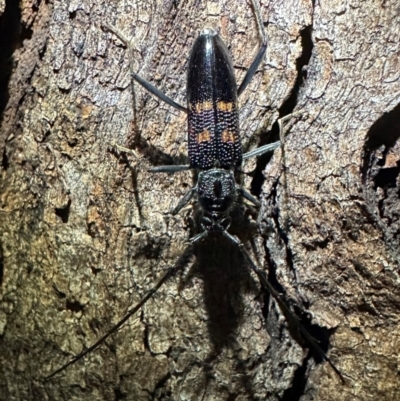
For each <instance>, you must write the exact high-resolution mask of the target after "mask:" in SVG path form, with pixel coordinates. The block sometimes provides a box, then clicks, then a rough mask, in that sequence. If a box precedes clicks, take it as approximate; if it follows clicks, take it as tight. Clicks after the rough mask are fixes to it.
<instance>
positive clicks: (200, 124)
mask: <svg viewBox="0 0 400 401" xmlns="http://www.w3.org/2000/svg"><path fill="white" fill-rule="evenodd" d="M252 4H253V8H254V13H255V16H256V20H257V25H258V29H259V31H260V36H261V39H262V43H261V47H260V49H259V50H258V53H257V55H256V57H255V58H254V60H253V62H252V63H251V65H250V68H249V70H248V71H247V73H246V75H245V77H244V79H243V81H242V83H241V84H240V86H239V88H237V85H236V80H235V75H234V70H233V65H232V61H231V57H230V55H229V52H228V49H227V47H226V46H225V44H224V42H223V41H222V39H221V38H220V37H219V35H218V34H217V33H216V32H215V31H214V30H212V29H208V28H207V29H204V30H203V31H202V32H201V33H200V35H199V36H198V37H197V39H196V40H195V43H194V45H193V48H192V50H191V54H190V60H189V64H188V73H187V88H186V90H187V108H185V107H183V106H181V105H180V104H178V103H176V102H175V101H173V100H172V99H170V98H169V97H168V96H166V95H165V94H164V93H163V92H161V91H160V90H158V89H157V88H155V87H154V86H153V85H152V84H150V83H149V82H147V81H146V80H145V79H143V78H141V77H140V76H139V75H137V74H136V73H135V72H134V71H133V47H132V45H131V43H130V42H129V41H128V40H127V39H126V38H125V37H124V36H123V35H121V34H120V33H118V32H117V31H116V30H115V29H113V28H111V27H109V26H105V28H106V29H107V30H108V31H110V32H112V33H114V34H115V35H116V36H117V37H118V38H119V39H120V40H121V41H122V42H123V43H124V44H125V45H126V46H127V48H128V50H129V55H130V72H131V76H132V78H133V79H134V80H135V81H137V82H138V83H139V84H140V85H142V86H143V87H144V88H145V89H147V90H148V91H149V92H150V93H152V94H153V95H155V96H156V97H158V98H159V99H161V100H162V101H164V102H166V103H167V104H169V105H171V106H172V107H174V108H176V109H178V110H180V111H184V112H186V113H187V116H188V148H189V160H190V163H189V164H188V165H168V166H159V167H154V168H151V169H150V171H152V172H154V173H175V172H179V171H184V170H189V169H191V170H194V171H195V173H196V177H197V182H196V184H195V186H194V187H193V188H191V189H190V190H189V191H188V192H187V193H186V194H185V195H184V197H183V198H182V199H181V200H180V202H179V203H178V205H177V206H176V207H175V208H174V209H173V210H172V214H173V215H175V214H177V213H178V212H179V211H180V210H181V209H182V208H183V207H184V206H185V205H187V204H188V202H189V201H190V200H191V199H192V198H193V197H194V198H196V199H197V202H198V205H199V209H200V213H201V217H200V226H201V229H202V231H201V232H200V233H199V234H197V235H196V236H194V237H193V238H191V239H190V240H189V241H188V242H189V244H188V245H187V247H186V249H185V250H184V252H183V254H182V255H181V257H180V258H179V259H178V261H177V262H176V263H175V265H173V266H172V267H170V268H169V269H168V270H167V272H166V273H165V274H164V275H163V276H162V277H161V278H160V279H159V281H158V282H157V283H156V284H155V285H154V287H153V288H151V289H150V290H149V291H148V292H147V294H146V295H145V296H144V297H143V298H142V299H141V301H140V302H139V303H138V304H137V305H136V306H134V307H133V308H131V309H130V310H129V311H128V312H127V314H126V315H125V316H124V317H123V318H122V319H121V320H120V321H119V322H118V323H117V324H116V325H115V326H113V327H112V328H111V330H109V331H108V332H107V333H106V334H105V335H103V336H102V337H101V338H100V339H99V340H98V341H97V342H96V343H95V344H93V345H92V346H91V347H89V348H87V349H86V350H84V351H83V352H81V353H80V354H79V355H77V356H75V357H74V358H73V359H72V360H71V361H70V362H68V363H66V364H65V365H63V366H62V367H60V368H59V369H57V370H56V371H54V372H53V373H52V374H51V375H49V376H48V377H47V379H49V378H51V377H53V376H55V375H56V374H57V373H59V372H61V371H63V370H64V369H66V368H67V367H68V366H69V365H72V364H74V363H75V362H77V361H78V360H79V359H81V358H83V357H84V356H85V355H86V354H88V353H89V352H91V351H93V350H95V349H96V348H97V347H98V346H99V345H100V344H101V343H102V342H104V341H105V340H106V339H107V338H108V337H109V336H110V335H111V334H112V333H114V332H116V331H117V330H118V329H119V328H120V327H121V326H122V325H123V324H124V323H125V322H126V321H127V320H128V319H129V318H130V317H131V316H132V315H133V314H134V313H136V312H137V311H138V310H139V309H140V308H141V307H142V306H143V305H144V304H145V303H146V302H147V301H148V300H149V299H150V298H151V297H152V296H153V295H154V294H155V293H156V291H157V290H158V289H159V288H160V287H161V286H162V285H163V284H164V283H165V282H166V281H167V280H168V279H169V278H171V277H172V276H173V275H174V274H176V272H177V271H178V270H180V269H182V268H183V266H184V264H185V263H186V261H187V259H188V257H189V256H191V255H192V253H193V247H194V245H195V244H196V243H198V242H200V241H202V240H203V239H205V238H206V237H208V236H212V237H225V238H226V239H227V240H228V241H229V242H230V243H231V244H232V245H233V246H234V247H236V248H237V249H238V250H239V252H240V253H241V254H242V255H243V257H244V260H245V262H246V263H247V265H248V267H249V269H250V270H252V271H253V272H254V273H255V274H256V275H257V276H258V278H259V280H260V283H261V285H262V287H263V288H264V289H265V290H266V291H268V292H269V293H270V294H271V295H272V297H273V298H274V299H275V301H276V302H277V303H278V305H279V307H280V309H281V310H282V312H283V313H284V315H285V317H286V319H287V320H288V321H289V323H290V324H292V325H294V326H295V327H296V328H297V330H298V331H299V332H300V333H301V335H302V336H303V337H304V338H305V339H306V341H307V342H308V343H309V345H310V346H311V348H312V349H313V350H314V352H316V353H317V354H318V355H319V356H320V357H321V358H322V359H323V360H325V361H327V362H328V363H329V364H330V365H331V366H332V368H333V369H334V371H335V372H336V373H337V374H338V375H339V377H340V378H341V379H342V381H343V378H342V375H341V373H340V372H339V371H338V369H337V368H336V367H335V366H334V365H333V363H332V362H331V361H330V359H329V358H328V356H327V355H326V354H325V352H324V351H323V350H322V349H321V347H320V346H319V345H318V343H317V341H316V340H315V339H314V338H313V337H312V336H311V335H310V334H309V333H308V332H307V330H306V329H305V328H304V327H303V325H302V324H301V323H300V321H299V320H298V318H297V316H296V315H295V313H294V312H292V310H291V309H290V308H289V306H288V304H287V303H286V302H285V300H284V299H283V297H282V296H281V294H279V293H278V291H277V290H275V288H274V287H273V286H272V285H271V283H270V282H269V281H268V279H267V276H266V274H265V272H264V271H262V270H260V269H259V268H258V267H257V266H256V264H255V263H254V262H253V260H252V258H251V256H250V254H249V253H248V251H247V250H246V248H245V246H244V245H243V243H242V242H241V241H240V240H239V239H238V238H237V237H236V236H234V235H232V234H230V233H229V231H228V229H229V225H230V214H231V212H232V211H233V210H234V208H235V206H236V205H237V204H238V201H239V199H240V198H245V199H247V200H248V201H249V202H251V203H253V205H255V206H257V207H258V206H260V204H259V202H258V200H257V199H255V198H254V197H253V196H252V195H251V194H250V193H248V192H247V191H246V190H245V189H244V188H242V187H241V186H240V185H239V184H238V183H237V181H236V177H237V175H238V173H239V172H240V171H239V168H240V167H241V165H242V161H243V160H244V159H249V158H251V157H256V156H259V155H262V154H264V153H266V152H270V151H272V150H274V149H276V148H278V147H279V146H280V144H281V143H280V141H277V142H274V143H271V144H268V145H265V146H262V147H260V148H258V149H255V150H253V151H250V152H248V153H245V154H242V145H241V141H240V136H239V113H238V96H240V95H241V94H242V93H243V91H244V90H245V89H246V87H247V86H248V84H249V82H250V81H251V79H252V77H253V76H254V74H255V72H256V70H257V68H258V66H259V65H260V63H261V61H262V59H263V57H264V55H265V52H266V49H267V41H266V35H265V32H264V27H263V23H262V21H261V16H260V10H259V5H258V3H257V2H256V0H252ZM281 122H282V120H281ZM279 126H280V131H281V138H282V125H281V124H279ZM123 149H124V148H123Z"/></svg>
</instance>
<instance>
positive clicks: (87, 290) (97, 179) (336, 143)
mask: <svg viewBox="0 0 400 401" xmlns="http://www.w3.org/2000/svg"><path fill="white" fill-rule="evenodd" d="M8 3H12V2H7V3H5V4H6V6H5V7H4V13H3V15H2V20H1V22H2V24H1V29H2V30H3V32H2V35H1V37H2V40H3V38H5V36H3V34H4V29H5V28H4V26H7V24H5V22H4V18H9V19H11V20H12V19H13V18H14V19H15V18H18V21H17V20H13V22H14V23H15V24H17V25H16V26H18V24H20V25H19V26H20V28H21V29H19V31H18V32H16V34H15V35H14V37H11V36H10V37H7V38H6V39H7V40H8V41H9V43H8V44H6V45H7V46H8V50H10V49H12V48H13V49H15V51H14V52H13V54H12V69H11V75H7V74H8V72H7V71H4V69H3V71H1V74H2V77H1V78H2V79H1V81H0V82H1V83H3V87H2V90H3V93H6V95H3V96H5V97H4V101H2V102H1V105H2V107H3V108H4V110H3V114H2V126H1V132H0V134H1V135H0V146H1V147H0V150H1V153H0V154H1V155H2V163H1V167H0V169H1V170H0V171H1V181H0V284H1V287H0V297H1V298H0V302H1V303H0V336H1V337H0V372H1V373H0V400H1V401H3V400H4V401H9V400H16V401H19V400H79V401H84V400H88V401H89V400H90V401H94V400H107V401H108V400H132V401H133V400H134V401H141V400H154V399H160V400H161V399H162V400H236V401H239V400H240V401H244V400H271V401H272V400H286V401H289V400H290V401H294V400H301V401H306V400H318V401H328V400H335V401H337V400H351V401H353V400H360V401H365V400H374V401H376V400H379V401H381V400H387V401H393V400H398V399H400V384H399V383H400V380H399V347H400V343H399V336H400V323H399V313H398V311H399V308H400V279H399V261H400V252H399V246H398V242H399V230H400V221H399V185H400V182H399V181H400V178H399V168H400V167H399V166H400V147H399V145H397V144H396V140H397V138H398V137H399V136H400V123H399V121H400V120H399V119H400V61H399V59H400V48H399V43H400V17H399V15H400V11H399V6H398V0H388V1H377V0H375V1H374V0H371V1H369V2H362V1H358V0H354V1H330V2H327V1H322V2H321V1H316V2H314V3H313V2H312V1H311V0H310V1H306V0H298V1H294V0H285V1H283V0H281V1H280V0H278V1H274V2H266V1H264V2H262V4H261V8H262V15H263V19H264V21H266V22H267V21H268V25H267V34H268V40H269V47H268V50H267V54H266V57H265V62H264V63H263V65H262V68H260V72H259V73H258V74H257V75H256V77H255V79H254V81H253V82H252V83H251V85H250V87H249V88H248V89H247V90H246V92H245V93H244V94H243V97H242V98H241V101H240V104H241V130H242V134H243V143H244V146H245V148H246V149H247V148H250V147H256V146H258V145H260V144H263V143H265V141H267V140H271V139H277V124H276V121H277V119H278V118H279V117H282V116H284V115H287V114H289V113H291V112H293V111H294V112H297V111H299V112H300V113H301V114H300V116H299V117H296V118H293V119H292V120H291V121H290V123H289V125H288V127H287V132H286V138H285V147H284V152H282V151H281V150H278V151H276V152H275V155H274V157H273V158H272V160H271V161H270V163H269V164H268V165H267V167H266V162H267V160H266V159H261V160H259V161H258V162H257V163H255V162H254V161H253V162H250V163H248V164H247V165H246V166H245V167H244V169H245V170H246V171H251V170H254V171H255V173H254V174H253V178H251V177H248V178H246V179H245V182H244V184H245V186H246V187H247V188H250V187H252V188H253V190H254V191H255V193H256V194H260V192H261V197H262V200H263V206H262V209H261V218H260V223H261V224H260V232H261V235H255V232H254V229H253V226H254V221H252V217H251V216H248V219H249V220H250V221H248V222H247V225H243V226H241V228H240V229H236V231H235V233H237V234H239V235H240V236H241V238H242V239H243V240H244V241H247V243H249V239H251V238H252V237H255V238H256V240H255V243H254V247H253V249H254V251H255V252H253V256H254V255H255V254H257V255H258V263H259V264H260V265H262V266H263V267H264V268H265V269H266V270H268V271H269V276H270V278H271V280H272V281H273V282H274V283H275V285H276V286H277V288H279V289H280V291H281V292H282V293H284V294H285V296H286V297H287V299H288V300H290V302H291V303H292V304H293V305H295V304H296V305H298V307H299V308H298V309H297V311H298V312H299V313H301V312H302V314H301V317H302V319H303V322H304V324H305V325H306V326H307V328H308V329H309V330H310V332H311V333H312V334H313V335H314V336H316V338H317V339H318V340H320V341H321V345H322V346H323V347H324V349H326V350H327V352H328V354H329V356H330V358H331V359H332V360H333V361H334V363H335V364H336V366H337V367H338V369H339V370H340V371H341V372H342V374H343V376H344V377H345V379H346V383H345V384H344V385H343V384H341V382H340V380H339V378H338V376H337V375H336V374H335V373H334V372H333V370H332V369H331V368H330V367H329V365H327V364H326V363H320V361H315V359H314V358H313V356H312V355H311V354H310V353H309V352H308V350H307V344H303V343H302V342H301V341H300V340H299V339H298V338H297V336H296V333H295V332H293V330H288V326H287V323H286V321H285V319H284V317H283V316H282V314H281V312H280V310H279V309H278V308H277V307H276V306H275V304H274V303H273V302H268V301H269V300H268V298H267V297H264V295H265V294H262V292H261V291H260V286H259V284H258V281H257V279H256V278H255V277H253V276H252V275H251V274H249V273H248V270H247V269H246V266H245V265H244V263H243V260H242V259H241V258H240V256H239V255H238V253H237V252H236V251H235V250H234V249H232V248H231V247H230V246H229V244H226V243H225V242H224V241H221V243H213V242H212V241H206V242H205V243H204V244H202V245H201V246H199V247H198V248H197V249H196V252H195V253H196V257H193V258H192V260H191V261H190V263H189V264H188V266H186V268H185V269H184V271H183V273H182V274H181V275H178V276H177V277H174V278H173V279H172V280H170V281H169V282H168V283H167V284H165V285H164V286H163V287H162V288H161V290H160V291H159V293H158V294H157V295H156V296H155V297H154V298H153V299H152V300H151V301H149V302H148V303H147V304H146V306H145V307H144V308H143V310H141V311H140V312H139V313H138V314H137V315H136V316H135V317H133V318H132V319H131V320H130V321H129V322H128V323H127V324H126V325H125V326H124V327H123V328H122V329H121V330H120V331H119V332H118V333H117V334H115V335H113V336H112V337H111V338H110V339H109V340H108V341H107V342H106V344H104V345H103V346H102V347H101V348H100V349H99V350H97V351H95V352H93V353H92V354H91V355H89V356H88V357H86V358H85V359H84V360H82V361H80V362H78V363H77V364H76V365H74V366H71V367H70V368H68V369H67V370H66V371H64V372H63V373H61V374H60V375H58V376H56V377H55V378H54V379H52V380H49V381H43V380H42V378H43V377H44V376H46V375H48V374H49V373H51V372H52V371H53V370H55V369H56V368H58V367H59V366H60V365H61V364H63V363H65V362H67V361H68V360H69V359H70V358H71V356H73V355H75V354H77V353H79V352H80V351H81V350H82V349H83V348H84V347H88V346H90V345H91V344H92V343H93V342H94V341H95V340H96V339H97V338H98V337H99V336H100V335H101V334H103V333H104V332H106V331H107V330H108V329H109V328H110V327H111V326H112V324H113V323H115V322H116V321H118V320H119V319H120V318H121V317H122V316H123V315H124V313H125V312H126V311H127V309H128V308H129V307H130V306H132V305H134V304H135V303H137V302H138V300H139V299H140V298H141V297H142V296H143V294H145V293H146V291H147V290H148V289H149V288H150V287H151V286H152V285H153V284H154V283H155V281H156V280H157V278H158V277H160V276H161V275H162V274H163V272H165V270H166V269H167V268H168V267H169V266H171V265H172V264H173V263H174V261H176V259H177V258H178V257H179V256H180V255H181V253H182V251H183V249H184V248H185V240H186V239H187V238H189V237H190V236H192V235H193V234H194V229H193V222H192V218H191V216H192V215H193V212H192V210H186V211H183V212H182V213H181V214H180V215H178V216H171V215H170V214H169V213H168V211H169V210H171V208H172V207H173V206H175V205H176V204H177V202H178V201H179V199H180V198H181V197H182V196H183V194H184V193H185V192H186V191H187V190H188V188H190V187H191V185H192V177H191V175H190V173H178V174H175V175H166V174H150V173H149V172H147V169H148V168H149V167H151V166H154V165H157V164H165V163H181V162H182V161H183V160H185V155H186V154H187V151H186V143H187V142H186V132H185V129H186V121H185V120H186V117H185V115H184V114H183V113H179V112H177V111H176V110H173V109H171V108H170V107H169V106H167V105H165V104H163V103H160V101H158V100H157V99H155V98H154V97H152V96H151V95H150V94H149V93H147V92H146V91H145V90H144V89H142V88H141V87H139V85H134V86H133V90H131V88H130V78H129V72H128V62H127V61H128V58H127V51H126V49H125V48H124V46H122V45H121V43H120V42H119V41H118V39H116V38H115V37H114V36H113V35H111V34H110V33H107V32H105V31H104V30H103V29H102V27H101V26H102V23H108V24H111V25H113V26H115V27H116V28H117V29H119V30H120V31H122V32H124V34H125V35H126V36H127V37H129V38H132V40H133V42H134V44H135V46H136V49H137V52H136V53H135V58H136V60H137V71H138V72H139V74H141V75H142V76H143V77H145V78H147V79H149V80H151V81H152V82H153V83H154V84H155V85H156V86H158V87H159V88H160V89H162V90H163V91H165V92H166V93H167V94H168V95H169V96H170V97H172V98H173V99H175V100H177V101H178V102H180V103H181V104H185V72H186V65H187V60H188V55H189V52H190V48H191V45H192V43H193V41H194V39H195V37H196V36H197V34H198V32H199V31H200V30H201V29H202V28H204V27H205V26H212V27H215V28H219V29H220V33H221V35H222V37H223V39H224V40H225V41H226V43H227V44H228V45H229V48H230V50H231V52H232V56H233V59H234V64H235V66H236V67H237V77H238V81H239V82H240V79H241V78H242V77H243V75H244V72H245V69H246V68H247V67H248V66H249V65H250V63H251V60H252V57H253V56H254V55H255V53H256V51H257V48H258V45H259V38H258V35H257V29H256V25H255V21H254V17H253V12H252V9H251V7H250V5H249V3H248V2H246V1H244V0H235V1H220V2H212V1H198V0H196V1H195V0H188V1H185V2H178V1H173V0H163V1H162V0H155V1H152V2H149V1H135V0H125V1H118V2H110V1H104V0H97V1H90V0H70V1H68V2H67V1H53V2H44V1H40V0H37V1H34V0H31V1H28V0H27V1H24V2H21V4H20V11H19V12H18V10H16V9H13V10H10V7H11V6H10V5H9V4H8ZM1 4H3V3H2V2H0V6H1ZM7 8H8V9H7ZM0 11H3V9H0ZM13 26H15V25H13ZM4 40H5V39H4ZM16 44H19V45H16ZM2 46H4V44H3V45H2ZM13 46H14V47H13ZM4 54H5V53H4ZM2 57H4V55H3V56H2ZM1 65H2V66H3V65H5V63H4V60H2V64H1ZM4 77H6V78H7V80H5V79H4ZM4 91H5V92H4ZM112 143H117V144H120V145H124V146H129V147H131V148H132V149H134V151H135V152H136V154H137V156H138V158H134V157H133V156H131V155H126V154H124V153H120V152H117V151H115V150H114V149H113V147H112V146H111V145H112ZM265 167H266V169H265ZM263 174H264V175H265V178H266V179H265V182H264V185H263V189H262V191H260V187H259V185H260V182H261V177H262V175H263ZM249 249H251V248H249ZM254 258H256V257H255V256H254Z"/></svg>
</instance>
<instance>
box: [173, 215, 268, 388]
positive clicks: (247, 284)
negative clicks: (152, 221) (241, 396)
mask: <svg viewBox="0 0 400 401" xmlns="http://www.w3.org/2000/svg"><path fill="white" fill-rule="evenodd" d="M238 209H239V210H238V213H236V216H232V215H231V217H232V225H231V227H230V228H229V230H228V231H229V232H230V234H232V235H236V236H237V237H239V238H240V240H241V241H242V242H243V243H244V244H245V245H246V248H248V246H247V245H248V243H249V241H251V239H252V238H253V237H254V235H255V233H256V228H257V225H256V224H255V223H254V222H253V221H251V220H250V219H249V218H248V216H247V215H245V214H244V213H243V209H244V208H240V207H239V208H238ZM246 210H248V209H247V208H246ZM196 227H197V225H196ZM193 231H194V232H197V231H198V230H196V229H194V230H193ZM192 234H193V232H192ZM193 254H194V256H195V261H194V263H193V264H192V265H191V267H190V269H189V272H187V273H186V274H185V275H184V276H183V277H181V279H180V285H179V287H180V290H181V289H182V288H184V287H185V286H186V285H187V284H188V282H190V281H191V279H192V278H193V277H199V278H200V279H201V280H202V281H203V294H202V298H203V301H204V305H205V309H206V313H207V330H208V336H209V337H208V338H209V341H210V342H211V345H212V347H211V348H212V349H211V351H210V352H209V354H208V356H207V357H206V358H205V359H204V360H203V361H202V362H201V366H202V368H203V370H204V372H205V373H206V377H208V378H209V379H210V380H213V379H212V378H213V377H214V375H213V369H214V365H215V363H217V361H218V359H219V357H220V354H221V353H222V352H223V350H224V349H227V348H228V349H231V350H233V352H234V353H236V351H237V350H238V351H239V350H240V348H241V345H240V340H239V339H238V334H239V332H240V327H241V325H242V324H245V321H246V319H247V318H248V316H247V313H246V310H248V305H247V302H248V301H247V300H246V299H245V298H246V295H249V294H250V296H252V297H253V299H259V300H260V302H263V301H265V300H264V299H263V297H264V291H263V290H262V288H261V286H260V283H259V281H258V280H257V278H255V277H253V275H252V274H251V272H250V270H249V268H248V266H247V265H246V263H247V262H246V260H245V258H244V256H243V255H242V253H241V251H240V250H239V248H238V247H237V246H235V245H233V244H232V243H231V242H230V241H229V240H228V239H226V238H225V237H224V236H222V235H214V236H213V235H209V236H208V237H206V238H205V239H204V240H203V241H201V242H199V243H196V244H195V246H194V250H193ZM253 260H254V257H253ZM258 263H259V262H258ZM262 312H264V311H262ZM254 313H255V312H254ZM260 313H261V308H260ZM261 318H262V319H265V316H264V313H263V316H261ZM242 365H243V364H242V361H240V360H239V359H238V360H237V361H236V362H235V363H234V371H233V372H232V375H233V376H235V377H241V379H240V380H241V381H242V382H243V383H246V386H245V387H243V389H244V390H245V391H246V392H247V393H248V394H250V395H252V394H253V392H254V391H253V390H252V382H253V381H252V377H251V376H250V375H249V373H248V370H246V369H244V368H243V366H242Z"/></svg>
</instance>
